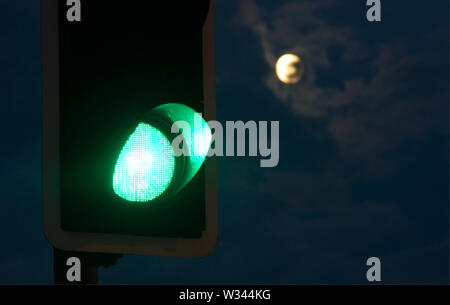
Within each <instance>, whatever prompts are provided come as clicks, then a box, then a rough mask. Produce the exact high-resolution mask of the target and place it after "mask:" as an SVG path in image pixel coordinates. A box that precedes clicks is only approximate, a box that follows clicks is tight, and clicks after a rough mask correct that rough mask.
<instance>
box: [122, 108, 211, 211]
mask: <svg viewBox="0 0 450 305" xmlns="http://www.w3.org/2000/svg"><path fill="white" fill-rule="evenodd" d="M149 118H150V119H149V120H148V121H146V122H145V123H144V122H142V123H140V124H139V125H138V127H137V128H136V130H135V131H134V133H133V134H132V135H131V136H130V137H129V139H128V141H127V142H126V144H125V146H124V147H123V149H122V152H121V153H120V155H119V158H118V161H117V163H116V167H115V172H114V176H113V189H114V192H115V194H116V195H118V196H119V197H121V198H123V199H125V200H127V201H129V202H150V201H153V200H155V199H157V198H159V197H160V196H161V195H163V194H165V193H167V192H169V189H170V192H171V194H167V195H173V194H176V193H177V192H178V191H180V190H181V189H182V188H183V187H184V186H186V185H187V184H188V183H189V181H191V180H192V178H193V177H194V176H195V174H196V173H197V172H198V171H199V169H200V167H201V166H202V164H203V162H204V161H205V158H206V155H207V154H208V150H209V148H210V145H211V140H212V133H211V129H210V128H209V126H208V124H207V123H206V121H205V120H204V119H203V118H202V116H201V115H200V114H199V113H197V112H196V111H195V110H193V109H192V108H190V107H188V106H186V105H182V104H176V103H171V104H165V105H161V106H159V107H157V108H155V109H153V110H152V111H151V112H150V114H149ZM152 118H153V119H154V120H155V122H153V124H154V125H155V126H153V125H152ZM156 121H158V123H157V122H156ZM161 121H163V122H165V124H161V123H160V122H161ZM174 127H176V128H175V129H177V132H180V133H181V135H179V136H178V137H175V139H177V138H179V139H181V141H180V143H182V146H183V147H182V148H183V149H184V152H185V153H184V154H183V155H181V156H180V155H178V154H177V153H176V152H175V151H174V147H172V143H171V142H170V140H169V138H168V136H167V135H170V134H171V132H172V131H173V130H172V129H173V128H174ZM177 146H178V145H177ZM176 148H179V147H176ZM180 158H181V159H182V160H181V162H177V160H180Z"/></svg>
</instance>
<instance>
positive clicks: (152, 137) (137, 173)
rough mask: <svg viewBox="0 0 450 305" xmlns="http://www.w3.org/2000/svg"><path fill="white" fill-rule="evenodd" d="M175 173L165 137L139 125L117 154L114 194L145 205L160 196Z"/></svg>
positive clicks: (155, 130) (157, 131) (145, 126)
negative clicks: (118, 154)
mask: <svg viewBox="0 0 450 305" xmlns="http://www.w3.org/2000/svg"><path fill="white" fill-rule="evenodd" d="M174 171H175V156H174V155H173V152H172V146H171V144H170V142H169V140H168V139H167V138H166V136H165V135H164V134H163V133H162V132H161V131H159V130H158V129H156V128H154V127H152V126H150V125H148V124H145V123H141V124H139V126H138V127H137V128H136V131H135V132H134V133H133V134H132V135H131V136H130V138H129V139H128V141H127V143H126V144H125V146H124V148H123V149H122V152H121V153H120V156H119V160H118V161H117V164H116V169H115V172H114V178H113V188H114V192H115V193H116V194H117V195H118V196H120V197H122V198H123V199H125V200H127V201H132V202H147V201H151V200H153V199H155V198H157V197H159V196H160V195H161V194H163V193H164V192H165V191H166V190H167V188H168V187H169V185H170V183H171V181H172V179H173V174H174Z"/></svg>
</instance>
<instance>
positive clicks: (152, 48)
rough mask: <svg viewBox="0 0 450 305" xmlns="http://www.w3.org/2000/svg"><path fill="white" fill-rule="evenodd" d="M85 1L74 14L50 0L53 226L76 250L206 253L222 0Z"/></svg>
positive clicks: (46, 47)
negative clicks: (217, 5) (217, 0)
mask: <svg viewBox="0 0 450 305" xmlns="http://www.w3.org/2000/svg"><path fill="white" fill-rule="evenodd" d="M80 3H81V14H80V16H81V18H80V20H78V21H73V20H72V21H70V20H69V19H68V17H67V16H68V11H69V9H70V8H71V7H70V6H68V5H67V3H66V1H58V0H41V8H42V51H43V124H44V126H43V158H44V160H43V172H44V175H43V195H44V198H43V207H44V231H45V233H46V236H47V238H48V239H49V241H50V242H51V243H52V244H53V245H54V246H55V247H56V248H58V249H62V250H67V251H84V252H101V253H129V254H142V255H158V256H181V257H202V256H205V255H207V254H208V253H210V252H211V251H212V250H213V249H214V248H215V244H216V240H217V177H216V170H215V160H214V159H212V158H207V156H206V155H207V152H208V149H209V145H210V143H211V130H210V128H209V126H208V124H207V123H206V122H207V121H209V120H213V119H215V83H214V48H213V47H214V19H213V17H214V5H213V3H212V1H208V0H198V1H190V2H187V1H175V2H170V3H165V2H161V3H159V2H158V3H156V2H150V1H138V0H129V1H126V2H122V3H121V4H120V5H119V4H111V3H110V2H109V1H106V0H95V1H92V0H84V1H80ZM183 122H186V123H187V126H184V125H185V124H183ZM173 130H175V131H176V132H173ZM177 141H178V142H177ZM174 143H179V147H178V148H180V150H181V151H182V152H183V154H179V153H177V151H176V149H175V148H177V147H174V146H173V144H174Z"/></svg>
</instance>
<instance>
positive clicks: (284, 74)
mask: <svg viewBox="0 0 450 305" xmlns="http://www.w3.org/2000/svg"><path fill="white" fill-rule="evenodd" d="M304 71H305V68H304V66H303V62H302V60H301V59H300V57H298V56H297V55H294V54H285V55H283V56H281V57H280V59H278V61H277V64H276V72H277V76H278V78H279V79H280V81H282V82H283V83H285V84H295V83H298V82H299V81H300V80H301V79H302V77H303V73H304Z"/></svg>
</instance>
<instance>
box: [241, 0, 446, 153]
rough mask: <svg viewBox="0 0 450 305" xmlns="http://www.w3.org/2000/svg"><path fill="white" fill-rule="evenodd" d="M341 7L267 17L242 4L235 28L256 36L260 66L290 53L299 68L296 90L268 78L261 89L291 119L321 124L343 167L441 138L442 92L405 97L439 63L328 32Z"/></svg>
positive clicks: (351, 31) (341, 29)
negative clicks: (261, 56) (344, 159)
mask: <svg viewBox="0 0 450 305" xmlns="http://www.w3.org/2000/svg"><path fill="white" fill-rule="evenodd" d="M343 5H345V3H341V2H337V1H329V0H316V1H310V0H304V1H292V2H288V3H286V4H283V5H281V6H280V7H278V8H277V9H274V10H273V11H270V12H266V11H263V10H262V9H261V8H260V7H258V5H257V4H256V3H255V2H254V1H253V0H245V1H242V4H241V12H240V14H239V15H238V18H237V23H238V24H239V25H241V26H243V27H246V28H249V29H251V30H252V31H253V32H254V34H255V35H257V37H258V38H259V40H260V45H261V49H262V51H263V54H264V60H265V62H266V63H267V64H268V65H269V66H270V67H273V66H274V65H275V63H276V59H277V58H278V57H279V56H280V55H281V54H283V53H286V52H292V53H295V54H297V55H299V56H300V57H302V59H303V62H304V64H305V76H304V78H303V80H302V81H301V82H300V83H298V84H296V85H285V84H283V83H281V82H280V81H279V80H278V79H277V77H276V75H275V73H274V72H273V71H271V72H269V73H268V74H267V75H266V77H265V85H266V87H267V88H268V89H269V90H270V91H271V92H272V93H273V95H274V96H275V97H276V98H277V100H278V101H280V102H282V103H283V104H285V105H287V106H289V107H290V108H291V110H292V111H293V113H294V114H296V115H297V116H299V117H311V118H324V119H325V122H327V124H328V128H329V132H330V133H331V135H332V136H333V137H334V140H335V141H336V142H337V145H338V147H339V149H340V153H341V154H342V155H343V156H344V157H347V158H349V159H365V160H367V159H371V160H372V159H373V160H374V162H384V160H379V158H380V156H381V155H382V154H383V153H385V152H387V151H389V150H392V149H393V148H395V147H397V148H398V147H401V145H404V143H406V142H408V141H409V140H411V139H413V140H423V139H424V138H425V137H426V136H427V134H428V133H429V132H430V131H432V130H435V129H436V128H439V132H442V133H448V131H447V129H448V128H447V127H448V126H446V123H445V122H447V118H446V117H445V116H444V115H443V114H442V109H446V108H447V106H448V105H447V102H448V92H447V91H448V90H447V91H445V92H444V91H443V90H437V93H436V92H433V91H431V90H430V92H429V96H423V95H416V96H415V95H412V94H409V93H408V92H410V91H411V92H412V91H414V90H416V91H417V89H416V88H421V86H423V84H420V82H419V83H418V82H417V79H420V77H421V76H422V78H423V77H424V76H425V77H426V74H423V75H422V73H433V72H430V71H427V67H430V66H431V67H433V66H434V67H436V65H437V66H438V68H437V69H439V65H440V66H441V67H442V66H443V64H445V63H444V62H440V63H438V61H439V59H436V58H435V57H434V56H433V55H428V56H426V57H424V56H421V55H422V54H420V55H419V54H414V53H413V52H412V51H410V50H409V48H408V47H407V45H406V42H402V41H400V40H398V41H390V42H389V43H382V42H380V43H369V42H368V40H367V39H366V40H364V39H363V38H361V37H362V36H364V35H361V32H360V31H358V29H357V28H355V27H351V26H350V25H342V24H336V23H334V24H331V23H330V22H329V21H328V20H330V18H327V17H326V16H327V13H329V12H330V11H339V10H342V9H344V7H342V6H343ZM437 30H438V31H440V32H442V28H439V29H437ZM440 32H439V33H440ZM431 34H432V33H431ZM432 36H433V35H432ZM435 36H436V37H437V38H435V39H441V38H442V35H434V36H433V37H435ZM336 50H337V51H336ZM336 54H338V55H336ZM336 56H337V57H336ZM441 61H442V60H441ZM446 65H447V66H448V59H447V62H446ZM422 80H423V79H422ZM423 81H425V80H423ZM415 85H417V87H416V88H411V87H412V86H415ZM447 85H448V84H447ZM444 87H445V86H444ZM440 89H442V88H440ZM422 91H424V90H422ZM443 92H444V95H443V94H442V93H443ZM425 99H428V100H430V101H432V102H429V103H427V102H426V100H425ZM430 118H434V119H430ZM442 122H444V123H442ZM375 159H378V160H375Z"/></svg>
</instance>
